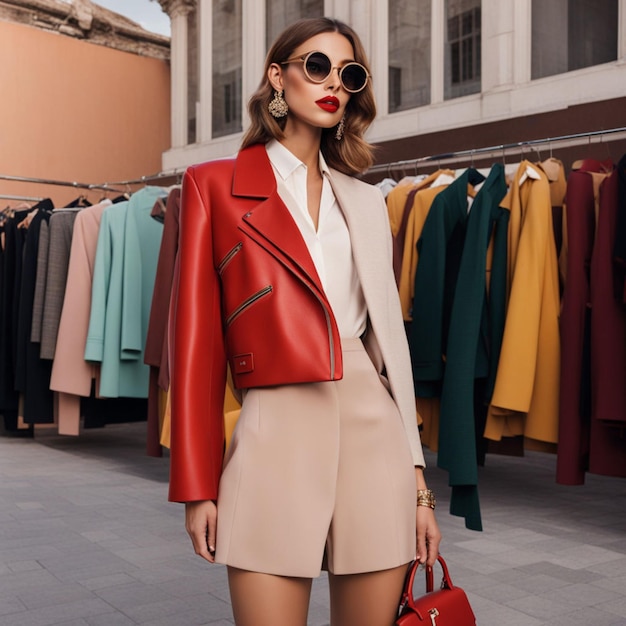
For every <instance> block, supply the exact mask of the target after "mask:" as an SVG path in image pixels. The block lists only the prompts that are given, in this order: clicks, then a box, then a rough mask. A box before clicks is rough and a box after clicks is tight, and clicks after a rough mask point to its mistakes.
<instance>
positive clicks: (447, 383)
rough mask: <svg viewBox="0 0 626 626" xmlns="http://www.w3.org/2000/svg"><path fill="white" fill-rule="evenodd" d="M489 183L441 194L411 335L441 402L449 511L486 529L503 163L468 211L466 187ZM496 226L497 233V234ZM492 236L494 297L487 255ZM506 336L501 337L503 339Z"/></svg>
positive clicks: (422, 254) (423, 241) (502, 253)
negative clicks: (483, 513) (484, 407)
mask: <svg viewBox="0 0 626 626" xmlns="http://www.w3.org/2000/svg"><path fill="white" fill-rule="evenodd" d="M483 180H484V177H483V176H482V175H480V174H479V173H478V172H477V171H475V170H472V169H468V170H466V171H465V172H464V173H463V174H462V175H461V176H460V177H459V178H458V179H457V180H456V181H455V182H454V183H452V184H451V185H450V186H449V187H448V189H446V190H444V191H442V192H441V193H440V194H439V195H438V196H437V198H435V201H434V202H433V206H432V207H431V210H430V212H429V215H428V218H427V220H426V222H425V224H424V229H423V231H422V237H421V238H420V241H419V242H418V249H419V263H418V267H417V272H416V277H415V300H414V316H413V322H412V325H411V327H410V330H409V337H410V346H411V355H412V362H413V373H414V379H415V388H416V394H417V395H418V396H433V395H439V396H440V397H441V415H440V424H439V452H438V459H437V463H438V465H439V467H441V468H443V469H446V470H447V471H448V472H449V484H450V485H451V487H452V497H451V502H450V512H451V513H452V514H453V515H459V516H461V517H464V518H465V523H466V526H467V527H468V528H472V529H474V530H481V529H482V523H481V517H480V507H479V501H478V488H477V484H478V470H477V448H476V440H477V438H481V437H482V432H481V429H480V421H481V420H480V418H479V419H478V423H477V416H476V414H475V411H474V406H475V401H476V400H478V401H479V403H483V402H487V401H488V399H487V400H485V399H484V398H476V399H475V398H474V386H475V381H476V380H477V379H482V380H483V381H486V387H487V390H489V389H490V387H491V386H492V378H493V375H494V374H493V373H492V372H495V368H496V367H497V356H498V353H499V345H500V344H499V342H500V341H501V335H502V328H503V325H504V303H505V287H506V228H507V223H506V218H507V212H506V211H504V210H502V209H500V208H499V203H500V201H501V200H502V198H503V197H504V195H505V193H506V183H505V178H504V169H503V167H502V165H500V164H497V165H494V167H493V168H492V170H491V172H490V174H489V177H488V178H487V180H486V181H485V182H484V184H483V186H482V188H481V189H480V191H479V192H478V193H477V195H476V197H475V198H474V201H473V204H472V207H471V210H470V211H469V213H468V211H467V189H468V183H469V184H474V185H475V184H477V183H479V182H481V181H483ZM494 226H495V227H496V228H495V232H494ZM492 232H494V258H493V272H492V278H491V282H490V298H489V302H487V296H486V257H487V248H488V246H489V241H490V238H491V234H492ZM499 338H500V339H499Z"/></svg>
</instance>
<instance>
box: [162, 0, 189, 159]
mask: <svg viewBox="0 0 626 626" xmlns="http://www.w3.org/2000/svg"><path fill="white" fill-rule="evenodd" d="M159 4H160V5H161V7H162V8H163V10H164V11H165V12H166V13H167V14H168V15H169V16H170V20H171V23H172V38H171V44H170V45H171V48H170V55H171V56H170V58H171V60H170V67H171V88H172V95H171V107H172V111H171V115H172V148H182V147H184V146H186V145H187V135H188V131H187V124H188V120H187V91H188V86H187V81H188V76H187V73H188V69H187V45H188V41H187V16H188V15H189V13H191V11H193V10H194V9H195V8H196V0H159Z"/></svg>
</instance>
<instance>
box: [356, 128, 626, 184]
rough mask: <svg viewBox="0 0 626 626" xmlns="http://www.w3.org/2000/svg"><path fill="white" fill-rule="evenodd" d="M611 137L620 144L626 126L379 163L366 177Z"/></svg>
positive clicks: (625, 137) (369, 170) (552, 148)
mask: <svg viewBox="0 0 626 626" xmlns="http://www.w3.org/2000/svg"><path fill="white" fill-rule="evenodd" d="M607 135H609V136H610V137H609V138H608V141H617V140H619V139H626V126H621V127H619V128H610V129H606V130H594V131H589V132H586V133H574V134H570V135H560V136H557V137H545V138H543V139H529V140H528V141H518V142H515V143H508V144H500V145H497V146H485V147H482V148H472V149H470V150H459V151H457V152H444V153H442V154H434V155H430V156H424V157H418V158H416V159H407V160H403V161H392V162H390V163H379V164H376V165H373V166H372V167H370V168H369V169H368V170H367V171H366V172H365V174H366V175H367V174H374V173H376V172H388V173H390V172H391V170H395V169H399V170H404V169H409V168H412V167H413V168H414V167H416V166H417V165H419V164H421V163H431V162H436V163H440V162H441V161H455V162H459V161H473V160H474V158H475V157H477V156H488V155H492V156H496V157H498V158H500V157H502V158H503V159H504V158H505V156H506V153H507V151H508V152H511V151H513V152H520V151H521V152H523V151H524V149H525V148H531V149H532V148H535V149H536V146H540V145H545V144H548V145H549V148H550V154H552V150H556V149H559V148H564V147H567V146H572V145H583V144H585V143H591V138H592V137H598V136H599V137H600V142H602V141H604V138H605V136H607Z"/></svg>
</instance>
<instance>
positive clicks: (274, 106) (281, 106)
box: [267, 90, 289, 119]
mask: <svg viewBox="0 0 626 626" xmlns="http://www.w3.org/2000/svg"><path fill="white" fill-rule="evenodd" d="M267 109H268V111H269V112H270V113H271V114H272V115H273V116H274V117H275V118H276V119H279V118H281V117H285V115H287V112H288V111H289V107H288V106H287V103H286V102H285V99H284V98H283V92H282V90H281V91H275V92H274V99H273V100H272V101H271V102H270V103H269V104H268V105H267Z"/></svg>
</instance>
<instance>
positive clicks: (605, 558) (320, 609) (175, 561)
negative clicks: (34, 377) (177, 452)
mask: <svg viewBox="0 0 626 626" xmlns="http://www.w3.org/2000/svg"><path fill="white" fill-rule="evenodd" d="M144 428H145V425H144V424H124V425H116V426H108V427H107V428H105V429H101V430H93V431H86V432H84V433H83V434H82V435H81V436H80V437H78V438H69V437H59V436H57V435H54V434H52V433H50V432H48V433H38V434H37V436H36V437H35V439H34V440H33V439H14V438H7V437H0V625H1V626H46V625H52V624H55V625H63V626H130V625H133V624H145V625H149V626H187V625H195V624H211V625H213V626H227V625H232V623H233V622H232V619H231V616H230V604H229V597H228V589H227V584H226V576H225V569H224V568H223V567H221V566H210V565H208V564H206V563H205V562H204V561H202V560H201V559H199V558H198V557H196V556H195V555H194V554H193V552H192V549H191V544H190V542H189V540H188V539H187V536H186V534H185V532H184V529H183V510H182V507H181V506H180V505H175V504H170V503H168V502H167V500H166V498H167V474H168V459H167V457H164V458H162V459H154V458H150V457H147V456H146V455H145V454H144V443H143V442H144ZM427 462H429V463H430V469H429V473H428V479H429V483H430V485H431V486H432V488H433V489H435V490H436V491H437V495H438V499H439V507H438V512H439V516H438V518H439V522H440V525H441V528H442V531H443V533H444V542H443V544H442V548H441V551H442V554H444V556H445V557H446V560H447V562H448V565H449V567H450V570H451V574H452V578H453V581H454V583H456V584H457V585H459V586H461V587H463V588H464V589H465V590H466V591H467V593H468V596H469V598H470V601H471V603H472V606H473V608H474V611H475V613H476V617H477V621H478V624H479V625H481V626H492V625H493V626H517V625H519V626H535V625H539V624H552V625H554V626H559V625H563V626H565V625H567V626H576V625H577V624H581V625H582V624H594V625H595V626H603V625H606V626H608V625H617V624H625V625H626V480H621V479H615V478H606V477H599V476H591V475H590V476H588V478H587V481H586V484H585V486H582V487H563V486H559V485H556V484H555V481H554V475H555V458H554V457H553V456H550V455H545V454H540V453H531V454H528V455H527V456H526V457H524V458H512V457H499V456H495V455H490V456H489V457H488V459H487V466H486V467H485V468H483V469H482V470H481V476H480V490H481V503H482V511H483V519H484V525H485V530H484V531H483V532H482V533H477V532H474V531H469V530H466V529H465V528H464V525H463V521H462V520H461V519H459V518H455V517H452V516H450V515H449V514H448V513H447V505H448V502H447V500H448V489H447V487H446V475H445V474H444V473H443V472H441V471H440V470H438V469H436V467H435V465H436V462H435V458H434V456H433V455H432V454H431V453H429V452H428V451H427ZM328 621H329V618H328V592H327V587H326V580H325V577H324V576H322V577H320V578H319V579H317V580H316V581H315V582H314V587H313V596H312V599H311V610H310V620H309V624H310V625H311V626H326V625H327V624H328Z"/></svg>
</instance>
